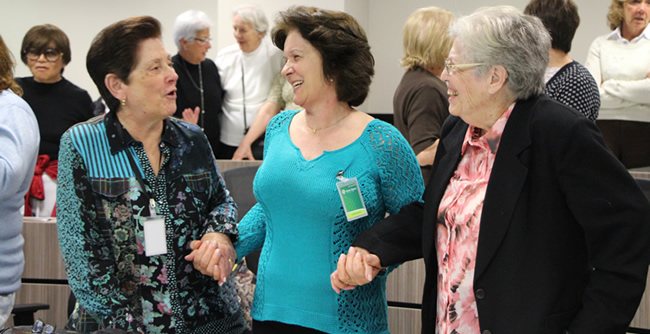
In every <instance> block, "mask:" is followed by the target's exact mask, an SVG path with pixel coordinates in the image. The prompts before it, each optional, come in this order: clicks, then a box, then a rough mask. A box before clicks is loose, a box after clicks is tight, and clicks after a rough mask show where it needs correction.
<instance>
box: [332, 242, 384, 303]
mask: <svg viewBox="0 0 650 334" xmlns="http://www.w3.org/2000/svg"><path fill="white" fill-rule="evenodd" d="M381 270H382V267H381V261H380V260H379V257H377V255H375V254H370V253H369V252H368V251H367V250H365V249H363V248H360V247H350V250H349V251H348V254H347V255H345V254H341V256H339V262H338V263H337V266H336V271H334V272H333V273H332V274H331V275H330V281H331V283H332V289H334V291H336V293H338V294H340V293H341V290H352V289H354V288H355V287H356V286H357V285H364V284H366V283H369V282H371V281H372V280H373V279H374V278H375V276H377V274H378V273H379V271H381Z"/></svg>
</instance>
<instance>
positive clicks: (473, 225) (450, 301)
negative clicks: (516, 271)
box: [436, 104, 515, 334]
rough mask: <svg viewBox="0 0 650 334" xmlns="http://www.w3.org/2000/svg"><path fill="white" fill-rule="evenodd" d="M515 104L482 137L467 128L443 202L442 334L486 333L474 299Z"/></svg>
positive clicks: (439, 232)
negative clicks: (482, 239) (486, 219)
mask: <svg viewBox="0 0 650 334" xmlns="http://www.w3.org/2000/svg"><path fill="white" fill-rule="evenodd" d="M514 106H515V105H514V104H512V105H511V106H510V107H509V108H508V110H506V112H504V113H503V115H501V117H499V119H498V120H497V121H496V123H494V125H493V126H492V128H491V129H490V130H489V131H488V132H487V133H485V135H483V136H481V131H482V130H481V129H479V128H476V127H474V126H470V127H469V128H468V129H467V134H466V135H465V139H464V141H463V147H462V150H461V154H462V158H461V161H460V163H459V164H458V168H457V169H456V171H455V172H454V175H453V176H452V178H451V180H450V181H449V186H447V190H446V191H445V194H444V196H443V198H442V201H441V202H440V208H439V211H438V217H437V226H436V254H437V258H438V304H437V305H438V306H437V312H436V324H437V326H436V333H437V334H451V333H463V334H473V333H476V334H479V333H480V332H481V330H480V327H479V318H478V310H477V308H476V299H475V298H474V266H475V264H476V248H477V246H478V236H479V230H480V227H481V213H482V211H483V201H484V199H485V191H486V189H487V184H488V181H489V179H490V173H491V172H492V165H493V163H494V159H495V157H496V154H497V149H498V148H499V143H500V141H501V135H502V134H503V129H504V128H505V126H506V123H507V122H508V117H510V113H511V112H512V109H513V108H514Z"/></svg>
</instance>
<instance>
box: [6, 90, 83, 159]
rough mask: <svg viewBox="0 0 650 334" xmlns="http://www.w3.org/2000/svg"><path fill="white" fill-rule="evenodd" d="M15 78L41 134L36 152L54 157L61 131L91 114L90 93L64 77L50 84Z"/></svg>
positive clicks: (57, 149) (57, 151)
mask: <svg viewBox="0 0 650 334" xmlns="http://www.w3.org/2000/svg"><path fill="white" fill-rule="evenodd" d="M16 81H17V82H18V84H19V85H20V86H21V87H22V88H23V91H24V93H23V99H24V100H25V101H27V103H28V104H29V106H30V107H31V108H32V110H33V111H34V115H36V119H37V120H38V127H39V129H40V134H41V144H40V147H39V150H38V154H39V155H41V154H47V155H48V156H50V160H57V159H58V158H59V142H60V141H61V136H62V135H63V133H64V132H65V131H66V130H68V128H70V127H71V126H73V125H75V124H77V123H79V122H83V121H86V120H88V119H90V118H92V117H93V108H92V100H91V99H90V95H88V92H87V91H85V90H83V89H81V88H79V87H77V86H76V85H75V84H73V83H71V82H70V81H68V80H66V79H65V78H62V79H61V80H60V81H58V82H56V83H52V84H48V83H39V82H36V81H34V77H25V78H17V79H16Z"/></svg>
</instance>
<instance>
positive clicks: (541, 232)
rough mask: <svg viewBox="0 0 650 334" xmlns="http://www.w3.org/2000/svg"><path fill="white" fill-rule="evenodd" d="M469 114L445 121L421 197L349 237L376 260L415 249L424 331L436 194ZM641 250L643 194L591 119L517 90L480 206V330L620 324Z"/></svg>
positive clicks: (392, 259) (644, 261) (635, 297)
mask: <svg viewBox="0 0 650 334" xmlns="http://www.w3.org/2000/svg"><path fill="white" fill-rule="evenodd" d="M467 128H468V125H467V124H466V123H464V122H463V121H462V120H461V119H460V118H458V117H454V116H450V118H448V119H447V121H446V122H445V124H444V126H443V130H442V140H441V142H440V145H439V147H438V152H437V154H436V159H435V162H434V166H433V171H432V176H431V180H430V181H429V184H428V185H427V188H426V190H425V192H424V195H423V196H424V204H422V203H413V204H410V205H408V206H406V207H404V208H402V210H401V211H400V213H399V214H397V215H393V216H390V217H388V218H387V219H385V220H383V221H381V222H380V223H378V224H376V225H374V226H373V227H371V228H370V229H368V230H366V231H365V232H363V233H362V234H361V235H360V236H359V237H358V238H357V240H355V242H354V245H356V246H360V247H363V248H366V249H368V250H369V251H370V252H371V253H375V254H377V255H378V256H379V258H380V259H381V261H382V265H384V266H386V265H392V264H395V263H399V262H403V261H408V260H412V259H416V258H419V257H423V258H424V262H425V265H426V280H425V285H424V296H423V300H422V333H434V332H435V319H436V316H435V312H436V294H437V287H436V278H437V273H438V267H437V260H436V256H435V251H436V250H435V231H436V216H437V213H438V205H439V203H440V200H441V198H442V196H443V193H444V191H445V189H446V188H447V185H448V183H449V180H450V178H451V176H452V175H453V173H454V171H455V170H456V167H457V165H458V163H459V161H460V158H461V155H460V151H461V145H462V142H463V139H464V136H465V133H466V131H467ZM649 259H650V205H649V204H648V200H647V199H646V198H645V196H644V195H643V193H642V192H641V190H640V189H639V187H638V186H637V185H636V183H635V182H634V180H633V178H632V177H631V176H630V174H629V172H628V171H627V170H626V169H625V168H624V167H623V165H622V164H620V163H619V162H618V161H617V160H616V158H615V157H614V156H612V155H611V154H610V153H609V151H608V149H607V148H606V146H605V143H604V142H603V139H602V136H601V135H600V132H599V131H598V129H597V128H596V126H595V125H594V123H593V122H591V121H589V120H588V119H587V118H585V117H584V116H583V115H581V114H579V113H577V112H575V111H574V110H573V109H570V108H567V107H565V106H563V105H561V104H559V103H558V102H555V101H553V100H551V99H550V98H548V97H547V96H545V95H542V96H539V97H534V98H531V99H529V100H525V101H518V102H517V104H516V106H515V108H514V110H513V112H512V114H511V115H510V118H509V120H508V123H507V124H506V128H505V130H504V132H503V136H502V137H501V143H500V145H499V151H498V152H497V155H496V159H495V162H494V165H493V169H492V174H491V176H490V180H489V182H488V186H487V191H486V195H485V202H484V206H483V213H482V216H481V227H480V233H479V241H478V250H477V258H476V269H475V276H474V293H475V297H476V303H477V307H478V313H479V322H480V325H481V331H482V332H483V333H493V334H503V333H513V334H515V333H516V334H521V333H527V334H534V333H540V334H541V333H564V331H565V330H567V329H568V330H570V331H571V332H573V333H575V334H582V333H584V334H595V333H603V334H612V333H624V332H625V329H626V328H627V326H628V324H629V322H630V321H631V319H632V318H633V316H634V314H635V312H636V309H637V307H638V304H639V302H640V299H641V297H642V294H643V291H644V288H645V283H646V275H647V271H648V264H649Z"/></svg>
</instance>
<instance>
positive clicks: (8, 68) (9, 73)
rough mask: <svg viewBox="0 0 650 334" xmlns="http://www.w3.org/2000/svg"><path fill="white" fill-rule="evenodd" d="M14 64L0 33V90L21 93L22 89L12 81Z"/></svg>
mask: <svg viewBox="0 0 650 334" xmlns="http://www.w3.org/2000/svg"><path fill="white" fill-rule="evenodd" d="M14 65H15V63H14V60H13V57H12V56H11V53H10V52H9V48H7V45H6V44H5V41H4V40H3V39H2V35H0V92H2V91H3V90H5V89H11V90H12V91H13V92H14V93H16V95H23V89H22V88H20V86H18V84H17V83H16V81H14Z"/></svg>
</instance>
